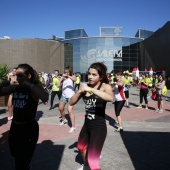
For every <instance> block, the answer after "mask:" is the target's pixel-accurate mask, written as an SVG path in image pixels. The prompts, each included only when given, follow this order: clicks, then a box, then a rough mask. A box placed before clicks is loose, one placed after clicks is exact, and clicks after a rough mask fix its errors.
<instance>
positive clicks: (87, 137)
mask: <svg viewBox="0 0 170 170" xmlns="http://www.w3.org/2000/svg"><path fill="white" fill-rule="evenodd" d="M87 126H88V125H83V127H82V129H81V131H80V134H79V138H78V144H77V148H78V149H79V151H80V152H82V153H83V152H85V151H87V160H88V164H89V166H90V169H91V170H99V169H100V167H99V160H100V154H101V150H102V147H103V145H104V142H105V139H106V135H107V127H106V125H104V126H89V127H87Z"/></svg>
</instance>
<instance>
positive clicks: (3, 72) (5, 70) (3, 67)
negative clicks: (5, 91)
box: [0, 64, 10, 83]
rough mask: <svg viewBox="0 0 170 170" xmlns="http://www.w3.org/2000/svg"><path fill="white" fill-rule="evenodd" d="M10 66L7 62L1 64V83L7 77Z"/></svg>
mask: <svg viewBox="0 0 170 170" xmlns="http://www.w3.org/2000/svg"><path fill="white" fill-rule="evenodd" d="M9 70H10V69H9V67H8V65H7V64H0V83H1V82H2V81H3V80H6V79H7V74H8V73H9Z"/></svg>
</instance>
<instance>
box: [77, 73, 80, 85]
mask: <svg viewBox="0 0 170 170" xmlns="http://www.w3.org/2000/svg"><path fill="white" fill-rule="evenodd" d="M76 84H80V75H79V76H77V77H76Z"/></svg>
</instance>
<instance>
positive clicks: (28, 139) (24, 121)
mask: <svg viewBox="0 0 170 170" xmlns="http://www.w3.org/2000/svg"><path fill="white" fill-rule="evenodd" d="M16 75H17V81H15V82H13V84H10V82H9V81H8V80H6V81H4V82H2V83H1V84H0V96H3V95H9V94H12V95H13V97H12V105H13V119H12V123H11V127H10V131H9V138H8V140H9V148H10V151H11V154H12V156H14V158H15V169H16V170H29V169H30V162H31V159H32V156H33V153H34V150H35V146H36V143H37V141H38V136H39V126H38V123H37V121H36V120H35V117H36V112H37V106H38V101H39V99H41V100H42V101H43V102H46V101H48V93H47V92H46V91H45V90H44V88H43V87H42V86H41V85H40V82H39V80H38V75H37V73H36V72H35V70H34V69H33V68H32V67H31V66H30V65H28V64H20V65H18V67H17V70H16Z"/></svg>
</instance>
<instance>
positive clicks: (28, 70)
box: [17, 64, 40, 84]
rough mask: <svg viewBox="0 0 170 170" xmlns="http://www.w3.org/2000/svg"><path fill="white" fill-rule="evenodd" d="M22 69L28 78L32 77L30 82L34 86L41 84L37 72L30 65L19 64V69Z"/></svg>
mask: <svg viewBox="0 0 170 170" xmlns="http://www.w3.org/2000/svg"><path fill="white" fill-rule="evenodd" d="M18 68H21V69H24V73H25V74H26V75H27V76H28V75H29V74H30V75H31V79H30V82H31V83H32V84H40V81H39V77H38V74H37V72H36V71H35V70H34V69H33V68H32V67H31V66H30V65H29V64H19V65H18V67H17V69H18Z"/></svg>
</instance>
